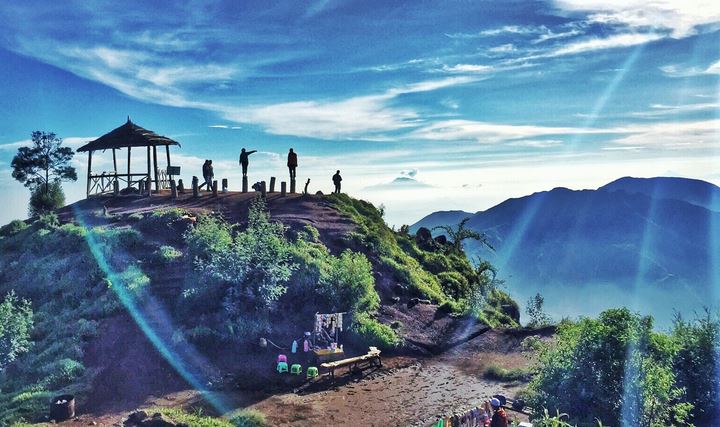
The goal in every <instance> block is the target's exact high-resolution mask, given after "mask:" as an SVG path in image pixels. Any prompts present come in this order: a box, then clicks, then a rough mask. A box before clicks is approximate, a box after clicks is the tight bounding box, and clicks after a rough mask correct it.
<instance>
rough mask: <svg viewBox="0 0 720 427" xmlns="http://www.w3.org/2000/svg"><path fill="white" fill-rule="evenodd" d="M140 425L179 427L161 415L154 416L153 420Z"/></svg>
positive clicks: (144, 426) (147, 420)
mask: <svg viewBox="0 0 720 427" xmlns="http://www.w3.org/2000/svg"><path fill="white" fill-rule="evenodd" d="M139 425H140V427H177V424H175V423H174V422H173V421H171V420H170V419H169V418H166V417H165V416H164V415H163V414H160V413H156V414H153V416H152V418H148V419H146V420H145V421H143V422H142V423H140V424H139Z"/></svg>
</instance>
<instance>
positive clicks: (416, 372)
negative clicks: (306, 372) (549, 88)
mask: <svg viewBox="0 0 720 427" xmlns="http://www.w3.org/2000/svg"><path fill="white" fill-rule="evenodd" d="M517 389H518V388H517V386H515V387H513V386H509V385H504V384H499V383H496V382H492V381H486V380H484V379H482V377H481V375H467V373H466V372H465V369H463V367H460V366H454V365H453V364H452V363H448V361H436V360H418V361H414V362H412V363H410V364H409V365H407V366H403V367H398V368H391V369H387V370H379V371H375V372H373V373H370V374H368V375H366V376H365V377H363V378H358V379H356V380H354V381H351V382H349V383H347V384H345V385H342V386H339V387H333V388H330V389H328V390H326V391H318V392H314V393H307V394H295V393H287V394H282V395H277V396H273V397H270V398H268V399H265V400H263V401H261V402H258V403H256V404H254V405H252V407H253V408H255V409H258V410H260V411H262V412H263V413H265V414H266V416H267V417H268V421H269V423H270V425H277V426H318V425H323V426H360V425H362V426H388V425H391V426H425V425H429V424H431V423H432V422H434V421H435V420H436V419H437V418H438V416H439V415H442V414H446V413H450V412H453V411H457V410H462V409H464V408H471V407H473V406H475V405H478V404H480V403H481V402H483V401H485V400H487V399H489V398H490V397H491V396H492V395H493V394H498V393H499V394H504V395H508V396H512V395H513V394H514V393H515V392H516V391H517Z"/></svg>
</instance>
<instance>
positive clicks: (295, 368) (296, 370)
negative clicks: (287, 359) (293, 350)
mask: <svg viewBox="0 0 720 427" xmlns="http://www.w3.org/2000/svg"><path fill="white" fill-rule="evenodd" d="M290 373H291V374H293V375H300V374H302V366H301V365H300V364H298V363H293V365H292V366H290Z"/></svg>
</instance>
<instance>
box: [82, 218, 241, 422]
mask: <svg viewBox="0 0 720 427" xmlns="http://www.w3.org/2000/svg"><path fill="white" fill-rule="evenodd" d="M73 212H74V214H75V218H76V220H77V222H78V224H79V225H80V226H82V227H83V228H85V229H86V230H87V232H86V233H85V241H86V243H87V245H88V248H89V249H90V252H91V253H92V255H93V257H94V258H95V261H96V262H97V265H98V267H99V268H100V269H101V270H102V271H103V273H105V276H106V277H107V279H108V280H109V281H110V283H111V284H112V286H111V287H110V289H112V291H113V292H114V293H115V294H116V295H117V297H118V300H119V301H120V303H121V304H122V306H123V308H124V309H125V311H126V312H127V313H128V314H129V315H130V317H131V318H132V319H133V321H134V322H135V324H136V325H137V326H138V328H139V329H140V330H141V331H142V333H143V334H144V335H145V337H147V339H148V341H150V343H152V345H153V347H155V349H156V350H157V351H158V353H160V355H161V356H162V357H163V358H164V359H165V360H166V361H167V362H168V363H169V364H170V366H172V368H173V369H174V370H175V372H177V374H178V375H180V376H181V377H182V378H183V379H184V380H185V381H186V382H187V383H188V384H189V385H190V386H191V387H193V388H194V389H195V390H196V391H198V392H199V393H200V394H201V395H202V397H203V398H204V399H205V400H206V401H207V402H208V403H209V404H210V405H212V407H213V408H214V409H215V410H216V411H217V412H218V413H220V414H225V413H227V412H229V411H230V406H229V405H227V404H226V403H225V402H224V401H223V400H222V399H221V398H220V397H218V396H217V395H216V394H214V393H212V392H211V391H210V390H208V389H207V387H206V386H205V384H206V383H207V381H206V380H205V379H204V378H203V377H202V375H201V374H200V373H199V372H196V371H199V369H197V367H198V366H200V365H199V364H200V363H202V358H201V357H200V355H199V354H198V353H197V352H196V351H195V350H194V349H192V348H191V347H190V345H189V344H188V345H186V348H184V351H182V352H181V351H180V350H176V349H175V348H173V346H172V345H171V343H170V342H169V340H168V339H167V338H165V337H166V336H170V335H172V331H173V329H174V328H173V327H172V323H171V320H170V317H169V316H168V315H167V313H165V311H164V309H163V308H162V305H161V304H159V303H158V302H157V301H155V300H154V299H152V298H148V302H147V303H146V304H145V306H146V307H142V306H140V305H139V304H138V301H137V299H136V297H135V296H134V295H133V293H132V292H130V291H129V290H128V289H127V288H126V287H125V286H123V280H122V278H121V277H120V273H119V272H118V271H115V269H114V268H113V267H112V265H111V264H110V262H109V261H108V259H107V258H106V256H105V253H104V252H103V249H102V244H101V243H100V242H99V241H98V240H97V238H96V236H95V234H94V233H92V231H91V229H92V227H89V226H88V222H87V221H85V219H84V217H83V215H84V213H83V212H82V211H81V210H80V209H79V208H77V207H75V209H74V210H73ZM147 307H152V311H151V310H149V309H148V308H147ZM160 328H163V329H165V330H163V331H161V330H160Z"/></svg>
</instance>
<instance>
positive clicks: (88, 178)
mask: <svg viewBox="0 0 720 427" xmlns="http://www.w3.org/2000/svg"><path fill="white" fill-rule="evenodd" d="M92 153H93V152H92V150H90V151H88V172H87V190H86V192H85V197H90V175H91V174H92Z"/></svg>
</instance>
